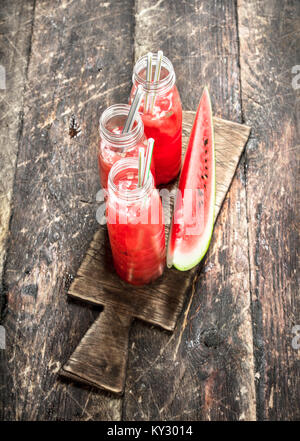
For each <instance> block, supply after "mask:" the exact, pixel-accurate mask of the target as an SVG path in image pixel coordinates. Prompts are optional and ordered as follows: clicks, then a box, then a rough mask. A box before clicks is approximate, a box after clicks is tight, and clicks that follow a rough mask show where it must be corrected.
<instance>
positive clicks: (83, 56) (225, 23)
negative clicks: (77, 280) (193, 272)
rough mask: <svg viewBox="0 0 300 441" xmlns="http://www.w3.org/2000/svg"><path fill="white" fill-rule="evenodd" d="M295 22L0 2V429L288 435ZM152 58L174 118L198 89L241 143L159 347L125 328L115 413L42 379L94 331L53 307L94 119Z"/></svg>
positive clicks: (281, 9)
mask: <svg viewBox="0 0 300 441" xmlns="http://www.w3.org/2000/svg"><path fill="white" fill-rule="evenodd" d="M299 17H300V2H299V1H297V0H291V1H287V0H286V1H279V0H264V1H259V0H238V1H237V2H236V1H234V0H223V1H222V0H220V1H218V0H214V1H212V0H203V1H199V0H194V1H188V0H186V1H179V0H177V1H172V0H155V1H150V0H136V1H134V0H122V1H121V0H115V1H114V0H106V1H105V2H104V1H103V2H102V1H100V2H99V1H97V0H81V1H75V0H74V1H72V0H55V1H50V0H2V1H1V9H0V26H1V40H0V65H1V66H0V68H1V71H0V75H1V77H0V81H1V84H0V88H1V90H0V101H1V121H0V127H1V138H0V158H1V170H0V177H1V185H0V219H1V225H0V228H1V229H0V272H1V276H2V291H1V292H2V294H1V325H2V326H3V327H4V329H5V331H6V349H0V360H1V365H0V368H1V372H0V382H1V384H0V396H1V398H0V418H1V419H2V420H120V419H123V420H149V419H152V420H254V419H259V420H263V419H267V420H292V419H299V418H300V411H299V402H300V399H299V394H300V392H299V389H300V388H299V379H300V373H299V365H300V362H299V346H300V339H298V337H297V335H296V331H297V328H296V326H297V325H298V326H300V314H299V312H300V308H299V293H297V279H296V253H297V245H298V244H299V240H298V239H299V237H298V232H297V223H298V222H299V216H298V210H297V194H296V188H297V173H299V167H298V165H297V160H296V159H297V158H296V155H297V148H298V147H299V145H298V146H297V143H298V144H299V130H300V127H299V93H300V92H299V89H300V78H299V79H298V78H297V73H300V66H299V64H300V40H299V32H300V23H299ZM159 48H161V49H162V50H163V51H164V53H165V54H166V55H167V56H168V57H169V58H170V59H171V60H172V61H173V63H174V67H175V71H176V74H177V84H178V88H179V91H180V94H181V97H182V102H183V106H184V108H185V109H188V110H195V109H196V108H197V104H198V100H199V97H200V94H201V88H202V86H203V85H204V84H207V85H208V86H209V88H210V91H211V95H212V101H213V109H214V114H215V115H216V116H220V117H223V118H227V119H230V120H233V121H236V122H241V123H246V124H248V125H250V126H252V134H251V138H250V141H249V142H248V145H247V148H246V151H245V153H244V154H243V157H242V160H241V162H240V164H239V167H238V170H237V173H236V176H235V178H234V180H233V183H232V186H231V189H230V191H229V193H228V195H227V197H226V200H225V203H224V205H223V208H222V210H221V213H220V215H219V217H218V220H217V224H216V227H215V231H214V237H213V241H212V244H211V247H210V250H209V253H208V255H207V257H206V259H205V262H204V263H203V264H202V265H201V266H199V270H198V272H197V277H196V278H195V280H194V283H193V284H192V286H191V290H190V295H189V296H188V297H187V299H186V303H185V306H184V310H183V312H182V314H181V316H180V319H179V322H178V325H177V327H176V329H175V332H174V333H173V334H169V333H167V332H164V331H162V330H160V329H158V328H154V327H151V326H149V325H145V324H144V323H142V322H138V321H136V322H135V323H134V326H133V328H132V331H131V335H130V345H129V364H128V371H127V379H126V388H125V393H124V396H123V397H121V398H120V397H116V396H113V395H110V394H108V393H106V392H101V391H99V390H96V389H93V388H90V387H87V386H82V385H79V384H76V383H73V382H69V381H66V380H63V379H62V378H60V377H59V376H58V375H57V373H58V370H59V368H60V366H61V363H63V362H65V361H66V360H67V359H68V357H69V356H70V354H71V353H72V351H73V350H74V348H75V347H76V345H77V344H78V342H79V341H80V339H81V338H82V336H83V334H84V333H85V331H86V330H87V329H88V328H89V326H90V325H91V323H92V322H93V321H94V320H95V318H96V317H97V315H98V314H99V309H97V308H93V307H87V306H86V305H85V304H81V303H80V302H74V301H68V300H67V296H66V295H65V291H66V288H68V286H69V284H70V281H71V280H72V277H73V276H74V274H75V273H76V270H77V268H78V266H79V264H80V262H81V260H82V258H83V256H84V254H85V251H86V249H87V247H88V245H89V242H90V240H91V239H92V236H93V233H94V232H95V230H96V229H97V222H96V218H95V212H96V208H97V202H96V198H95V195H96V193H97V190H98V189H99V182H98V173H97V163H96V161H95V155H96V149H97V142H98V127H97V126H98V119H99V116H100V114H101V112H102V110H103V109H104V108H105V107H107V106H108V105H110V104H112V103H115V102H126V100H127V98H128V94H129V91H130V84H131V72H132V67H133V63H134V59H136V58H138V57H139V56H140V55H141V54H144V53H145V52H146V51H148V50H150V49H151V50H152V51H156V50H158V49H159ZM297 64H298V67H295V66H296V65H297ZM4 74H5V75H4ZM4 76H5V77H4ZM4 80H5V81H4ZM73 113H74V114H75V115H76V117H77V118H78V121H79V123H80V125H81V129H82V135H81V136H80V137H79V138H78V139H70V137H69V134H68V125H69V120H70V117H71V115H72V114H73ZM297 221H298V222H297ZM1 329H2V331H3V328H1ZM2 344H3V342H2ZM297 348H298V349H297Z"/></svg>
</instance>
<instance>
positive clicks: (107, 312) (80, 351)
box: [60, 306, 132, 394]
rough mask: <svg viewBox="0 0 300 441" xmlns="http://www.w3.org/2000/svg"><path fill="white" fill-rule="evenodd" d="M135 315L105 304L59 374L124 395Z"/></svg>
mask: <svg viewBox="0 0 300 441" xmlns="http://www.w3.org/2000/svg"><path fill="white" fill-rule="evenodd" d="M131 323H132V317H131V316H129V315H128V314H123V313H122V312H120V311H118V312H117V311H116V310H115V309H114V308H112V307H110V306H105V307H104V309H103V311H102V312H101V313H100V315H99V317H98V318H97V320H96V321H95V322H94V323H93V325H92V326H91V327H90V328H89V330H88V331H87V332H86V334H85V336H84V337H83V339H82V340H81V342H80V343H79V345H78V346H77V348H76V349H75V351H74V352H73V354H72V355H71V357H70V358H69V360H68V361H67V363H66V364H65V365H64V366H63V367H62V368H61V371H60V374H61V375H63V376H65V377H69V378H72V379H74V380H78V381H81V382H85V383H88V384H93V385H95V386H96V387H100V388H102V389H106V390H110V391H111V392H114V393H118V394H122V393H123V392H124V385H125V373H126V364H127V358H128V338H129V330H130V326H131Z"/></svg>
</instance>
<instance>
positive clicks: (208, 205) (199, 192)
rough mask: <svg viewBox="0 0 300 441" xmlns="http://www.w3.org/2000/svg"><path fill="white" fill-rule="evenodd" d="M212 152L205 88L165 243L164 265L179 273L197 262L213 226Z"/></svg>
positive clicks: (212, 132) (213, 166)
mask: <svg viewBox="0 0 300 441" xmlns="http://www.w3.org/2000/svg"><path fill="white" fill-rule="evenodd" d="M215 182H216V178H215V149H214V131H213V121H212V110H211V102H210V96H209V92H208V89H207V88H205V89H204V91H203V94H202V97H201V100H200V103H199V107H198V110H197V113H196V117H195V121H194V124H193V128H192V131H191V135H190V139H189V144H188V147H187V150H186V153H185V158H184V163H183V167H182V171H181V175H180V180H179V186H178V191H177V195H176V200H175V208H174V214H173V219H172V225H171V231H170V236H169V243H168V259H167V263H168V266H169V267H171V266H172V265H174V266H175V267H176V268H177V269H179V270H181V271H186V270H189V269H191V268H193V267H194V266H195V265H197V263H199V262H200V261H201V260H202V258H203V257H204V255H205V254H206V251H207V249H208V247H209V243H210V240H211V236H212V231H213V225H214V206H215V188H216V183H215Z"/></svg>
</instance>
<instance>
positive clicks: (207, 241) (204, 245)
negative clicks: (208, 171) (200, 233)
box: [172, 87, 216, 271]
mask: <svg viewBox="0 0 300 441" xmlns="http://www.w3.org/2000/svg"><path fill="white" fill-rule="evenodd" d="M205 92H207V94H208V98H209V100H208V102H209V114H210V121H211V128H212V151H213V172H214V179H213V184H212V185H213V186H214V188H213V198H212V203H213V209H212V221H211V222H210V223H209V224H208V225H209V226H210V228H209V229H208V232H207V234H206V237H207V239H205V238H203V239H202V240H201V244H200V245H199V248H200V251H199V254H198V253H197V257H196V258H195V259H193V260H192V261H191V262H188V263H182V264H181V263H180V261H178V256H177V259H176V262H175V261H174V257H175V252H174V255H173V261H172V265H173V266H174V267H175V268H176V269H177V270H179V271H188V270H190V269H192V268H194V266H196V265H198V263H200V262H201V260H202V259H203V257H204V256H205V254H206V253H207V250H208V248H209V245H210V242H211V238H212V234H213V230H214V223H215V202H216V154H215V136H214V124H213V116H212V107H211V100H210V95H209V91H208V88H207V87H204V90H203V93H202V95H203V94H204V93H205ZM201 98H202V97H201ZM197 249H198V247H197ZM201 249H202V250H201ZM194 254H195V252H193V255H194ZM182 259H183V260H184V261H185V262H187V254H184V256H183V257H182Z"/></svg>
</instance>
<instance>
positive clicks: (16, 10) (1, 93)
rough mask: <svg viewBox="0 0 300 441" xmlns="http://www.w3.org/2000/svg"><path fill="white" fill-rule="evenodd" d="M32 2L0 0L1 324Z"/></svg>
mask: <svg viewBox="0 0 300 441" xmlns="http://www.w3.org/2000/svg"><path fill="white" fill-rule="evenodd" d="M33 5H34V2H33V1H28V2H26V3H24V2H23V1H22V0H20V1H14V2H12V1H10V0H3V1H2V2H1V7H0V27H1V38H0V69H1V72H0V75H1V77H0V83H1V84H0V115H1V116H0V133H1V137H0V324H1V325H2V321H3V317H4V315H5V310H6V296H5V288H4V286H3V283H2V272H3V265H4V261H5V256H6V245H7V235H8V229H9V222H10V216H11V199H12V192H13V181H14V174H15V168H16V158H17V153H18V148H19V138H20V132H21V130H22V123H23V117H22V113H23V94H24V87H25V82H26V76H27V68H28V62H29V58H30V47H31V34H32V24H33V15H34V6H33ZM0 384H6V388H7V390H4V388H3V387H2V388H1V387H0V420H2V419H3V415H4V409H5V398H6V394H7V392H8V390H9V388H10V387H11V384H10V383H9V381H8V377H7V354H6V351H5V350H4V349H2V348H1V349H0Z"/></svg>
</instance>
